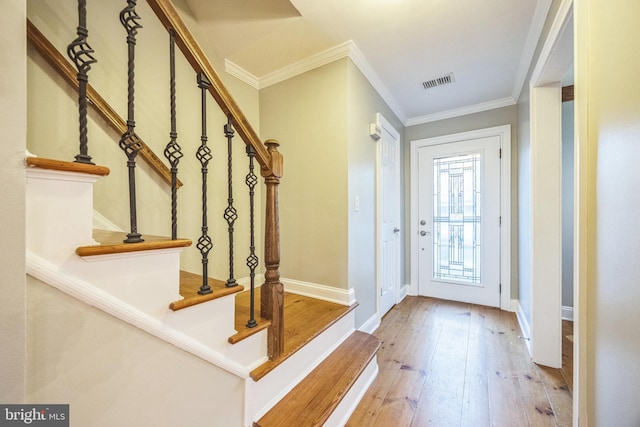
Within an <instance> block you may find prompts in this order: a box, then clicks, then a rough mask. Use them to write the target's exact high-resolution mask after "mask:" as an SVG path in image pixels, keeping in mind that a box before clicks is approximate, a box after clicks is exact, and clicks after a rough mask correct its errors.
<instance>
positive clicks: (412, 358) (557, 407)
mask: <svg viewBox="0 0 640 427" xmlns="http://www.w3.org/2000/svg"><path fill="white" fill-rule="evenodd" d="M374 335H376V336H377V337H378V338H379V339H380V341H381V342H382V346H381V348H380V350H379V352H378V364H379V369H380V372H379V374H378V377H377V378H376V380H375V381H374V382H373V384H372V385H371V387H370V389H369V390H368V391H367V393H366V394H365V396H364V397H363V399H362V401H361V402H360V404H359V405H358V407H357V408H356V410H355V411H354V413H353V415H352V416H351V418H350V419H349V421H348V423H347V426H351V427H362V426H367V427H373V426H380V427H388V426H394V427H403V426H415V427H426V426H436V427H448V426H473V427H482V426H497V427H503V426H504V427H518V426H536V427H538V426H571V421H572V420H571V415H572V412H571V411H572V400H571V392H570V388H569V385H568V384H567V383H566V381H565V380H564V377H563V375H562V372H561V370H558V369H549V368H544V367H540V366H538V365H535V364H534V363H532V362H531V359H530V358H529V354H528V352H527V349H526V345H525V342H524V340H523V339H522V337H521V336H520V329H519V327H518V324H517V320H516V318H515V315H514V314H513V313H509V312H504V311H501V310H499V309H494V308H489V307H483V306H476V305H472V304H464V303H457V302H451V301H443V300H438V299H432V298H425V297H407V298H405V300H404V301H403V302H402V303H400V304H398V305H396V306H395V307H394V308H393V309H391V311H390V312H389V313H388V314H387V315H386V316H385V317H384V319H383V320H382V325H381V326H380V328H378V330H377V331H376V333H375V334H374Z"/></svg>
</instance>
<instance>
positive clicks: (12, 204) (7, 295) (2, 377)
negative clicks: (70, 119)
mask: <svg viewBox="0 0 640 427" xmlns="http://www.w3.org/2000/svg"><path fill="white" fill-rule="evenodd" d="M25 16H26V1H25V0H6V1H3V2H2V4H1V5H0V28H2V29H3V31H2V37H0V52H2V55H0V70H2V71H1V72H0V74H2V79H0V124H1V126H2V132H3V141H2V144H0V147H2V148H1V149H0V152H1V153H2V155H0V159H2V161H1V162H0V176H2V186H0V200H2V221H0V236H2V252H1V253H0V270H2V275H1V276H0V277H1V278H0V292H1V293H2V301H3V302H4V304H3V306H4V307H3V309H2V321H1V322H0V337H2V339H1V341H2V344H1V345H0V384H1V386H0V402H3V403H20V402H22V401H23V400H24V396H25V375H26V372H25V370H26V369H25V352H26V336H25V333H26V295H25V261H24V254H25V221H24V217H25V197H24V192H25V173H24V150H25V148H26V145H27V144H26V142H27V123H26V108H27V106H26V101H27V99H26V91H27V80H26V60H25V56H26V53H25V52H26V40H25V39H24V34H25V32H26V26H25Z"/></svg>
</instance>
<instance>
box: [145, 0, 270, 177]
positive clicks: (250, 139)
mask: <svg viewBox="0 0 640 427" xmlns="http://www.w3.org/2000/svg"><path fill="white" fill-rule="evenodd" d="M147 3H148V4H149V6H150V7H151V9H152V10H153V11H154V12H155V14H156V16H157V17H158V19H159V20H160V22H162V24H163V25H164V26H165V28H166V29H167V31H171V30H173V31H174V33H175V36H176V44H177V45H178V47H179V48H180V50H181V51H182V54H183V55H184V57H185V58H186V60H187V61H188V62H189V63H190V64H191V66H192V67H193V70H194V71H195V72H196V73H204V75H205V76H206V77H207V79H208V80H209V82H211V86H209V92H210V93H211V95H212V96H213V98H214V99H215V100H216V102H217V103H218V106H219V107H220V109H221V110H222V111H223V112H224V113H225V115H227V116H229V115H230V116H231V120H232V122H233V125H234V128H235V130H236V131H237V132H238V134H239V135H240V137H241V138H242V140H243V141H244V143H245V144H247V145H251V146H252V147H253V148H254V149H255V150H256V159H257V160H258V163H259V164H260V167H261V168H262V171H263V174H264V173H265V172H267V173H268V172H269V171H270V168H271V159H270V157H271V156H270V154H269V152H268V151H267V148H266V147H265V146H264V144H263V143H262V141H260V138H259V137H258V134H257V133H256V132H255V131H254V130H253V128H252V127H251V125H250V124H249V122H248V120H247V118H246V117H245V115H244V114H243V113H242V111H241V110H240V108H239V107H238V105H237V104H236V102H235V101H234V99H233V97H232V96H231V94H230V93H229V91H228V90H227V88H226V87H225V86H224V84H223V83H222V80H221V79H220V77H219V76H218V74H217V73H216V71H215V70H214V68H213V65H212V64H211V62H210V61H209V59H208V58H207V56H206V55H205V53H204V51H203V50H202V48H201V47H200V45H199V44H198V42H196V39H195V38H194V37H193V34H191V32H190V31H189V29H188V28H187V26H186V25H185V24H184V22H183V21H182V19H181V18H180V15H179V14H178V11H177V10H176V8H175V7H174V6H173V4H172V3H171V1H170V0H147Z"/></svg>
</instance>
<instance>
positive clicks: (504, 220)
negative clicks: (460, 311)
mask: <svg viewBox="0 0 640 427" xmlns="http://www.w3.org/2000/svg"><path fill="white" fill-rule="evenodd" d="M492 147H493V148H492ZM446 159H450V160H451V159H453V160H452V161H451V162H450V161H447V160H446ZM474 159H476V160H477V162H476V160H474ZM461 160H462V163H460V161H461ZM510 161H511V126H510V125H505V126H497V127H493V128H487V129H479V130H476V131H471V132H462V133H457V134H452V135H445V136H441V137H435V138H427V139H421V140H416V141H412V142H411V222H410V224H411V256H410V259H411V292H410V293H411V294H412V295H431V296H437V297H439V298H445V299H454V300H459V301H465V302H477V303H479V304H483V305H491V306H496V307H500V308H502V309H503V310H510V311H512V303H511V163H510ZM485 162H487V163H486V164H485ZM473 165H477V166H478V169H477V172H475V173H476V174H477V177H476V178H478V179H476V181H475V182H476V183H480V179H479V178H480V177H483V179H486V178H488V177H489V180H488V181H486V182H487V183H490V182H492V184H491V185H490V187H495V190H493V195H491V196H490V197H489V198H488V199H486V202H488V203H486V202H484V201H482V202H480V206H482V207H480V206H476V207H474V205H473V203H471V199H472V198H473V197H475V195H476V194H475V191H476V190H480V187H474V185H475V184H474V179H475V178H474V175H473V174H474V172H471V171H472V170H473ZM458 166H461V167H458ZM452 168H453V169H452ZM463 169H464V170H466V172H463ZM434 171H437V173H436V172H434ZM489 171H491V172H495V173H496V175H492V174H487V172H489ZM485 175H486V176H485ZM438 180H447V182H446V183H443V185H444V187H442V189H443V191H444V190H446V191H447V193H446V194H441V193H442V192H440V193H439V190H438V189H437V188H436V187H434V183H435V182H437V181H438ZM465 182H466V184H465ZM450 186H456V188H455V189H454V191H453V193H452V192H449V189H451V188H450ZM434 188H435V190H434ZM465 188H466V190H468V191H467V192H466V194H467V195H466V196H465ZM474 188H475V189H474ZM487 188H488V187H487V186H486V185H482V189H483V190H482V191H484V190H485V189H487ZM454 193H455V194H454ZM489 193H490V192H489ZM483 197H484V196H483ZM456 198H457V199H458V200H459V201H460V203H457V202H456V200H454V199H456ZM477 200H478V201H480V200H482V199H481V198H478V199H477ZM482 203H484V205H482ZM434 205H437V206H439V208H442V209H441V211H440V212H437V213H438V214H437V215H436V214H434ZM445 205H446V206H445ZM454 205H455V206H454ZM444 208H446V209H444ZM473 209H477V211H476V214H479V215H475V214H473V213H472V212H471V211H472V210H473ZM466 211H469V212H466ZM444 212H446V215H445V214H444ZM485 213H486V214H487V215H486V217H487V218H486V221H487V224H491V227H488V228H486V230H485V229H484V228H480V227H474V222H476V221H479V220H480V217H484V216H485ZM441 214H442V215H441ZM467 214H468V215H467ZM445 220H446V221H445ZM443 227H444V228H443ZM491 230H492V231H491ZM489 243H493V244H495V246H493V248H494V249H490V247H491V246H492V245H490V244H489ZM484 250H486V253H484V254H483V252H482V251H484ZM465 255H469V257H466V259H465ZM434 260H436V261H434ZM434 263H435V264H434ZM490 264H493V265H495V273H494V275H493V276H492V275H491V274H489V275H487V276H483V274H484V273H489V270H488V269H487V266H488V265H490ZM434 266H435V267H434ZM465 271H466V272H465ZM483 271H484V273H482V272H483ZM443 272H444V276H443V275H442V274H441V273H443ZM474 272H475V273H474ZM435 273H437V274H435ZM476 273H477V274H476ZM452 274H453V276H456V275H457V276H458V277H457V278H456V277H453V276H452ZM445 276H447V277H445ZM483 277H486V278H487V280H486V281H484V279H483ZM470 281H471V282H470ZM488 284H491V286H493V291H492V290H489V292H488V293H487V294H486V295H488V296H487V297H479V298H480V299H479V300H473V299H470V298H471V297H470V295H474V294H475V295H479V294H480V292H479V291H480V290H481V289H480V288H486V286H485V285H488ZM479 285H480V286H479ZM434 289H435V290H434ZM482 290H484V289H482ZM432 291H433V292H432ZM441 291H442V292H443V293H441ZM434 292H435V293H434ZM482 298H486V299H482Z"/></svg>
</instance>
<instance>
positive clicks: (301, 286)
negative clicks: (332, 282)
mask: <svg viewBox="0 0 640 427" xmlns="http://www.w3.org/2000/svg"><path fill="white" fill-rule="evenodd" d="M280 281H281V282H282V284H283V285H284V290H285V291H286V292H291V293H293V294H298V295H304V296H308V297H312V298H317V299H320V300H324V301H329V302H335V303H337V304H342V305H353V304H354V303H355V302H356V293H355V291H354V289H353V288H350V289H339V288H334V287H332V286H326V285H319V284H317V283H310V282H303V281H301V280H293V279H285V278H280Z"/></svg>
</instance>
